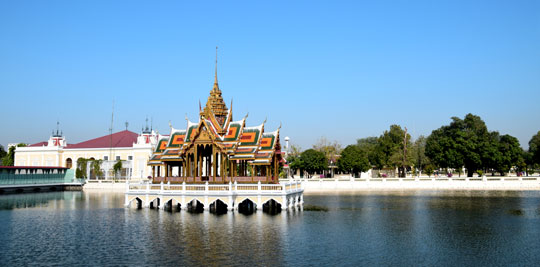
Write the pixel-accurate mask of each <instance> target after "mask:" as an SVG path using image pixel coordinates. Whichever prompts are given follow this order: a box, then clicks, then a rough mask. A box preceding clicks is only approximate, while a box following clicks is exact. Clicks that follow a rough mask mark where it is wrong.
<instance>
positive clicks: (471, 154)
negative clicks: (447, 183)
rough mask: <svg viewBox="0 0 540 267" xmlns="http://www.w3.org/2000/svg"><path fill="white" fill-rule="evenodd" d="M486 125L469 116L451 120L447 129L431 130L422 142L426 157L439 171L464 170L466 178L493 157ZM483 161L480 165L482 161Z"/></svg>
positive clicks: (493, 151)
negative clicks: (444, 169)
mask: <svg viewBox="0 0 540 267" xmlns="http://www.w3.org/2000/svg"><path fill="white" fill-rule="evenodd" d="M492 140H493V137H492V136H490V134H489V132H488V130H487V127H486V124H485V123H484V121H482V119H481V118H480V117H478V116H476V115H473V114H467V115H466V116H465V118H464V119H463V120H462V119H460V118H457V117H452V122H451V123H450V125H446V126H442V127H441V128H439V129H437V130H434V131H433V132H432V133H431V135H430V136H429V137H428V138H427V140H426V155H427V156H428V157H429V158H430V159H431V161H432V162H433V163H435V164H436V165H437V166H438V167H439V168H455V169H458V168H461V167H462V166H465V168H467V176H469V177H472V176H473V173H474V172H475V171H476V170H481V169H485V168H486V166H487V165H488V164H489V162H488V161H489V160H488V158H489V157H491V156H492V155H493V154H494V153H496V151H497V149H496V146H493V144H492ZM482 160H484V162H483V161H482Z"/></svg>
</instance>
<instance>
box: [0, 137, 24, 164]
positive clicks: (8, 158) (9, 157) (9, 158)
mask: <svg viewBox="0 0 540 267" xmlns="http://www.w3.org/2000/svg"><path fill="white" fill-rule="evenodd" d="M25 146H26V144H23V143H19V144H17V145H16V146H12V147H10V148H9V149H8V153H7V154H6V155H5V156H4V158H3V159H2V165H3V166H13V165H15V149H16V147H25Z"/></svg>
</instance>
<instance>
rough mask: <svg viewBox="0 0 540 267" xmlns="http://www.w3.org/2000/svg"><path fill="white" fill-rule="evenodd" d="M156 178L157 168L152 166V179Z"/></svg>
mask: <svg viewBox="0 0 540 267" xmlns="http://www.w3.org/2000/svg"><path fill="white" fill-rule="evenodd" d="M154 177H156V166H152V178H154Z"/></svg>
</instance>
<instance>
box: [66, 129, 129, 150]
mask: <svg viewBox="0 0 540 267" xmlns="http://www.w3.org/2000/svg"><path fill="white" fill-rule="evenodd" d="M138 136H139V135H138V134H136V133H134V132H131V131H128V130H125V131H121V132H117V133H114V134H112V147H132V146H133V143H136V142H137V137H138ZM104 147H105V148H107V147H111V135H105V136H102V137H98V138H95V139H92V140H88V141H84V142H81V143H78V144H68V145H67V146H66V148H67V149H70V148H104Z"/></svg>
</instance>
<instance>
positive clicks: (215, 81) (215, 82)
mask: <svg viewBox="0 0 540 267" xmlns="http://www.w3.org/2000/svg"><path fill="white" fill-rule="evenodd" d="M217 49H218V47H217V46H216V73H215V74H214V84H215V85H217V83H218V82H217ZM214 88H215V86H214Z"/></svg>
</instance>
